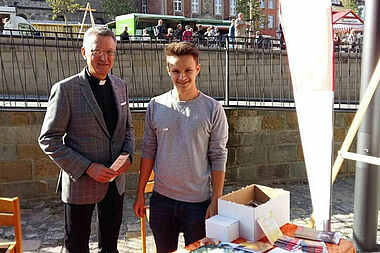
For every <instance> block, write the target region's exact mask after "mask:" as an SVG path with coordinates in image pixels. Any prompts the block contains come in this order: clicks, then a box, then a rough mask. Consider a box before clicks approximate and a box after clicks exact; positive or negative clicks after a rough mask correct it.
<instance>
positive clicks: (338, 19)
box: [332, 10, 364, 32]
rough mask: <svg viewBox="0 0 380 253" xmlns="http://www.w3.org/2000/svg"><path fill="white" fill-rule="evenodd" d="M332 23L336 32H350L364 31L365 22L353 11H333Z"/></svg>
mask: <svg viewBox="0 0 380 253" xmlns="http://www.w3.org/2000/svg"><path fill="white" fill-rule="evenodd" d="M332 23H333V29H334V31H341V32H349V31H350V30H352V29H354V30H359V31H363V28H364V22H363V20H362V19H361V18H360V17H359V16H358V15H356V14H355V13H354V12H353V11H352V10H344V11H333V16H332Z"/></svg>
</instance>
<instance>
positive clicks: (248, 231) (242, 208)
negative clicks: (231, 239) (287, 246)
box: [218, 184, 290, 242]
mask: <svg viewBox="0 0 380 253" xmlns="http://www.w3.org/2000/svg"><path fill="white" fill-rule="evenodd" d="M251 200H257V201H260V202H262V203H263V204H261V205H259V206H258V207H253V206H249V205H246V204H247V203H249V202H250V201H251ZM270 212H272V215H273V218H274V219H275V220H276V222H277V224H278V225H279V226H282V225H284V224H286V223H288V222H289V220H290V193H289V191H285V190H283V189H276V188H270V187H267V186H262V185H256V184H253V185H249V186H246V187H244V188H242V189H240V190H237V191H234V192H231V193H229V194H226V195H224V196H222V197H220V198H219V199H218V214H219V215H222V216H225V217H229V218H232V219H236V220H238V221H239V223H240V225H239V234H240V237H242V238H244V239H246V240H249V241H253V242H256V241H258V240H260V239H261V238H262V237H264V232H263V231H262V230H261V228H260V226H259V224H258V223H257V222H256V219H258V218H260V217H262V216H264V215H265V214H267V213H270Z"/></svg>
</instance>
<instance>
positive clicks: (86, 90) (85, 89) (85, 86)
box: [79, 69, 110, 137]
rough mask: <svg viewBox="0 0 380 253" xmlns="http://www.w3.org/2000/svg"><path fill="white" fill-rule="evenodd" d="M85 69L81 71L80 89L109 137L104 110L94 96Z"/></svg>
mask: <svg viewBox="0 0 380 253" xmlns="http://www.w3.org/2000/svg"><path fill="white" fill-rule="evenodd" d="M85 71H86V70H85V69H83V70H82V72H80V74H79V77H80V90H81V92H82V95H83V97H84V99H85V100H86V102H87V104H88V105H89V106H90V108H91V110H92V111H93V112H94V114H95V117H96V119H97V120H98V122H99V124H100V126H101V127H102V128H103V130H104V132H105V133H106V134H107V136H108V137H110V134H109V133H108V129H107V126H106V122H104V118H103V114H102V111H101V110H100V108H99V105H98V103H97V102H96V99H95V97H94V94H93V93H92V90H91V87H90V83H89V82H88V80H87V79H86V73H85Z"/></svg>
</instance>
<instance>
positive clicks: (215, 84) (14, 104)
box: [0, 31, 361, 109]
mask: <svg viewBox="0 0 380 253" xmlns="http://www.w3.org/2000/svg"><path fill="white" fill-rule="evenodd" d="M12 32H13V31H12ZM81 36H82V35H79V34H73V33H71V34H64V33H57V32H56V33H54V32H46V33H42V32H39V33H38V34H33V33H27V34H23V33H21V32H20V33H18V34H17V35H14V34H13V33H12V34H11V35H7V36H4V35H2V36H0V109H9V108H23V109H39V108H44V107H46V102H47V100H48V97H49V94H50V89H51V87H52V85H53V84H54V83H56V82H58V81H60V80H62V79H64V78H66V77H69V76H71V75H73V74H76V73H78V72H79V71H81V70H82V69H83V67H84V66H85V61H84V60H83V58H82V57H81V54H80V47H81V46H82V39H81V38H80V37H81ZM173 40H175V38H168V39H152V38H150V37H149V38H148V37H145V38H144V37H141V36H135V37H133V36H131V37H130V39H129V40H128V41H121V42H118V44H117V56H116V59H115V62H114V67H113V69H112V74H114V75H116V76H119V77H120V78H122V79H124V80H126V82H127V84H128V85H129V91H130V94H129V95H130V102H131V106H132V107H133V108H145V107H146V105H147V103H148V102H149V100H150V99H151V98H152V97H154V96H157V95H159V94H161V93H163V92H166V91H168V90H170V89H171V88H172V84H171V81H170V78H169V76H168V75H167V73H166V68H165V67H166V62H165V56H164V53H163V48H164V46H165V45H166V44H167V43H169V42H171V41H173ZM191 41H192V42H193V43H195V44H197V46H198V48H199V49H200V51H201V54H200V59H199V60H200V64H201V66H202V67H201V72H200V75H199V76H198V80H197V85H198V87H199V89H200V90H202V91H203V92H204V93H206V94H208V95H210V96H212V97H214V98H216V99H217V100H219V101H221V103H223V104H224V105H226V106H241V107H280V108H281V107H286V108H289V107H294V98H293V92H292V86H291V80H290V74H289V67H288V59H287V53H286V50H284V48H285V45H284V44H282V43H280V41H279V40H275V39H267V38H265V39H264V40H263V41H258V40H257V39H256V38H234V39H231V38H228V37H226V36H224V37H204V38H196V37H193V38H191ZM311 50H312V49H311ZM360 51H361V50H360V47H359V46H356V47H352V46H351V45H339V46H337V47H336V49H335V104H336V108H338V109H355V108H356V106H357V104H358V101H359V88H360V71H361V53H360Z"/></svg>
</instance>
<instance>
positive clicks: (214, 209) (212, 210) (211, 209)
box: [206, 199, 218, 219]
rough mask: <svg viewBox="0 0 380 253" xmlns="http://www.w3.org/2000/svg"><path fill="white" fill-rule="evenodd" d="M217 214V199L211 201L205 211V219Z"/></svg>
mask: <svg viewBox="0 0 380 253" xmlns="http://www.w3.org/2000/svg"><path fill="white" fill-rule="evenodd" d="M217 214H218V199H213V200H212V201H211V203H210V205H209V206H208V208H207V211H206V219H208V218H210V217H212V216H214V215H217Z"/></svg>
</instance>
